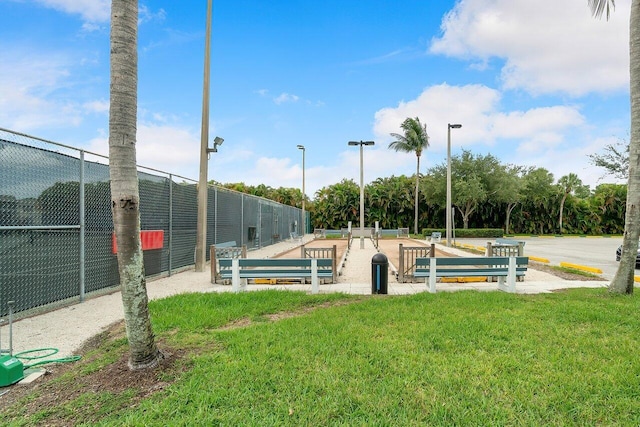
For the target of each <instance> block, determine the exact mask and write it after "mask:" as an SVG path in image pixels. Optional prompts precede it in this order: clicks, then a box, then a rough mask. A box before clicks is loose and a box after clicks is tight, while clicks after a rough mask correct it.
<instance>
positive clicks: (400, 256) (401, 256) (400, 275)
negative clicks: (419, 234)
mask: <svg viewBox="0 0 640 427" xmlns="http://www.w3.org/2000/svg"><path fill="white" fill-rule="evenodd" d="M398 249H399V251H400V252H399V254H398V264H399V265H398V282H400V283H404V250H403V249H402V243H398Z"/></svg>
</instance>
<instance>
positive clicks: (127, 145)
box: [109, 0, 163, 369]
mask: <svg viewBox="0 0 640 427" xmlns="http://www.w3.org/2000/svg"><path fill="white" fill-rule="evenodd" d="M137 52H138V1H137V0H113V1H112V3H111V87H110V98H111V99H110V108H109V175H110V178H111V209H112V213H113V226H114V230H115V235H116V242H117V247H118V270H119V273H120V291H121V294H122V305H123V307H124V320H125V325H126V330H127V339H128V341H129V368H130V369H144V368H149V367H153V366H156V365H157V364H158V362H159V361H160V360H161V359H162V357H163V355H162V353H161V352H160V351H159V350H158V348H157V347H156V344H155V340H154V336H153V331H152V329H151V319H150V317H149V309H148V296H147V287H146V281H145V277H144V263H143V258H142V246H141V244H140V204H139V201H140V192H139V187H138V172H137V168H136V115H137V108H138V96H137V90H138V53H137Z"/></svg>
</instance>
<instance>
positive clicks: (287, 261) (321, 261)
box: [218, 258, 333, 269]
mask: <svg viewBox="0 0 640 427" xmlns="http://www.w3.org/2000/svg"><path fill="white" fill-rule="evenodd" d="M315 259H316V260H317V262H318V268H322V269H331V268H332V267H333V260H332V259H330V258H315ZM231 261H232V260H231V259H230V258H221V259H220V260H218V262H219V263H220V268H221V269H222V268H231ZM238 265H239V266H240V268H250V267H273V268H276V267H297V268H305V267H306V268H310V267H311V258H265V259H251V258H240V259H239V260H238Z"/></svg>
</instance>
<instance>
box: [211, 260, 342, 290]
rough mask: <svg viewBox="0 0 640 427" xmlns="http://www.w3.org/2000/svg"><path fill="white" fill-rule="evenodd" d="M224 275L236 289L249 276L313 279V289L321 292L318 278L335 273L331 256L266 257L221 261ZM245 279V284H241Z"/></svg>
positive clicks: (222, 274)
mask: <svg viewBox="0 0 640 427" xmlns="http://www.w3.org/2000/svg"><path fill="white" fill-rule="evenodd" d="M218 262H219V264H220V276H221V277H222V278H223V279H231V284H232V287H233V290H234V291H235V292H239V291H240V290H241V287H244V285H246V279H292V278H300V279H307V278H310V279H311V291H312V293H317V292H318V279H319V278H331V279H333V277H334V272H333V260H332V259H331V258H265V259H247V258H240V259H230V258H222V259H220V260H219V261H218ZM241 281H242V283H243V284H241Z"/></svg>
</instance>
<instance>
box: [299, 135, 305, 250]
mask: <svg viewBox="0 0 640 427" xmlns="http://www.w3.org/2000/svg"><path fill="white" fill-rule="evenodd" d="M298 150H302V224H301V225H302V227H301V228H302V234H301V236H302V237H303V238H304V235H305V233H306V232H307V229H306V227H305V220H306V219H307V216H306V215H307V214H306V213H305V210H304V199H305V193H304V153H305V148H304V145H300V144H298Z"/></svg>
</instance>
